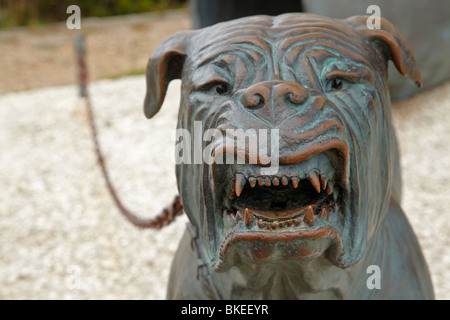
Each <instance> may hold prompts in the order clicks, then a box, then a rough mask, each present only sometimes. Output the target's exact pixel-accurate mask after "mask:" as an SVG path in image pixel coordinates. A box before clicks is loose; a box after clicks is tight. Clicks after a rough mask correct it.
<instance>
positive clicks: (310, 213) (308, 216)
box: [303, 206, 314, 226]
mask: <svg viewBox="0 0 450 320" xmlns="http://www.w3.org/2000/svg"><path fill="white" fill-rule="evenodd" d="M303 221H305V222H306V223H307V224H309V225H310V226H313V225H314V210H313V208H312V207H311V206H309V207H308V209H306V213H305V217H304V218H303Z"/></svg>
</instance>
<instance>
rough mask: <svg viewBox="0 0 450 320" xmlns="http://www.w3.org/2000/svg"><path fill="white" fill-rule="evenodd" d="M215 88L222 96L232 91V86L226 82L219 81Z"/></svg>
mask: <svg viewBox="0 0 450 320" xmlns="http://www.w3.org/2000/svg"><path fill="white" fill-rule="evenodd" d="M214 88H215V90H216V93H217V94H220V95H221V96H223V95H226V94H228V92H229V91H230V88H229V87H228V86H227V85H226V84H225V83H218V84H216V85H214Z"/></svg>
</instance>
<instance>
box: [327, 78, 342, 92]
mask: <svg viewBox="0 0 450 320" xmlns="http://www.w3.org/2000/svg"><path fill="white" fill-rule="evenodd" d="M343 86H344V81H343V80H342V79H338V78H333V79H331V80H330V87H331V89H332V90H334V91H337V90H341V89H342V87H343Z"/></svg>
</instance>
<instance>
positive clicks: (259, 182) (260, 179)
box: [258, 177, 265, 187]
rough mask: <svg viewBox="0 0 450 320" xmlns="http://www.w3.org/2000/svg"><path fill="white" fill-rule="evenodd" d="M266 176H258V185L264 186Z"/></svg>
mask: <svg viewBox="0 0 450 320" xmlns="http://www.w3.org/2000/svg"><path fill="white" fill-rule="evenodd" d="M264 182H265V181H264V178H263V177H258V185H259V186H260V187H262V186H263V185H264Z"/></svg>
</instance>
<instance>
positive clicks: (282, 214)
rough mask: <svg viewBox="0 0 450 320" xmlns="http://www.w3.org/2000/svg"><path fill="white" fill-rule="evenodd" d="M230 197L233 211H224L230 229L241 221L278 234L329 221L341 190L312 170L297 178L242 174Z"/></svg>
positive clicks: (235, 182)
mask: <svg viewBox="0 0 450 320" xmlns="http://www.w3.org/2000/svg"><path fill="white" fill-rule="evenodd" d="M232 183H233V184H234V188H232V192H231V193H230V194H229V197H230V199H232V201H231V208H224V214H225V217H226V219H228V220H229V222H230V226H233V225H235V224H236V223H237V222H238V220H239V219H242V220H243V221H244V223H245V225H246V226H250V225H251V224H255V225H256V226H258V227H259V228H260V229H264V230H275V229H277V228H288V227H290V226H300V225H303V224H306V225H308V226H314V223H315V220H316V219H321V220H324V219H326V220H327V219H328V218H329V215H330V212H334V211H335V209H336V205H337V199H338V197H339V188H338V187H336V186H335V182H334V181H333V180H331V179H329V178H328V177H327V176H326V175H325V174H320V173H318V172H317V170H312V171H310V172H309V173H308V175H307V177H305V178H302V177H299V176H298V175H288V174H284V175H273V176H256V177H255V176H246V175H244V174H243V173H241V172H239V173H236V174H235V177H234V179H233V182H232Z"/></svg>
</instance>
